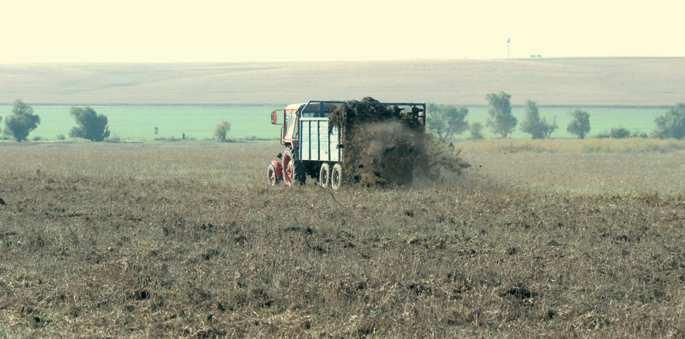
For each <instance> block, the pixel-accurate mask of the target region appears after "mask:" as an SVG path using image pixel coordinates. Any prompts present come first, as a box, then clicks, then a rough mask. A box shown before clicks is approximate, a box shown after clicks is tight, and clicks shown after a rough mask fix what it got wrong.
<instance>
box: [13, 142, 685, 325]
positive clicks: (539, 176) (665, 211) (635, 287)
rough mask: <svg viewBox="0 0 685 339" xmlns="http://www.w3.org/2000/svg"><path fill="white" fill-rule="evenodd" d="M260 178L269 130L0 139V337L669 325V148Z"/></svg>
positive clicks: (565, 147)
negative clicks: (146, 140) (348, 175)
mask: <svg viewBox="0 0 685 339" xmlns="http://www.w3.org/2000/svg"><path fill="white" fill-rule="evenodd" d="M462 147H463V149H464V153H463V154H464V156H465V158H466V159H467V160H469V161H470V162H471V163H472V164H473V167H472V168H471V169H470V170H469V171H468V173H467V174H466V175H465V176H464V177H462V178H454V179H450V180H448V181H446V182H443V183H439V184H437V185H430V184H423V185H421V186H416V187H412V188H396V189H382V190H379V189H367V188H360V187H355V188H346V189H344V190H342V191H341V192H337V193H334V194H331V193H330V192H328V191H325V190H323V189H320V188H318V187H316V186H314V185H313V184H311V183H310V184H309V185H307V186H304V187H296V188H294V189H285V188H282V187H277V188H268V187H266V185H265V183H264V180H263V175H264V173H263V172H264V166H265V164H266V161H267V160H269V159H270V157H271V155H272V154H273V153H275V152H276V151H277V150H278V145H277V144H275V143H252V144H225V145H219V144H210V143H206V144H204V143H189V144H183V143H172V144H101V145H96V144H29V145H15V144H3V145H2V146H0V198H2V199H3V200H4V201H5V203H6V204H5V205H0V337H2V336H39V337H44V336H54V337H57V336H72V335H74V334H77V335H81V336H97V337H111V336H153V337H159V336H186V337H215V336H248V337H255V336H257V337H259V336H262V337H273V336H291V337H292V336H306V337H356V336H378V337H386V336H398V337H444V336H452V337H456V336H458V337H482V336H513V337H531V336H535V337H538V336H542V337H574V336H583V337H586V336H590V337H674V338H677V337H682V336H683V335H685V318H684V312H685V292H684V291H685V246H683V243H685V229H684V228H683V225H684V224H685V168H683V164H685V151H684V149H685V146H684V144H683V143H678V142H658V141H649V140H627V141H601V142H599V141H586V142H577V141H571V140H566V141H548V142H539V143H534V142H529V141H486V142H478V143H466V144H463V145H462Z"/></svg>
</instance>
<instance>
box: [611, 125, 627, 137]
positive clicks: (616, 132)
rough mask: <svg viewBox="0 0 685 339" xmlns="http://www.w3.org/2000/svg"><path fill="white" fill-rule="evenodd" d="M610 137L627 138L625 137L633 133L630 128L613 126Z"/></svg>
mask: <svg viewBox="0 0 685 339" xmlns="http://www.w3.org/2000/svg"><path fill="white" fill-rule="evenodd" d="M609 137H610V138H612V139H625V138H630V137H631V133H630V131H629V130H627V129H625V128H623V127H619V128H612V129H611V130H609Z"/></svg>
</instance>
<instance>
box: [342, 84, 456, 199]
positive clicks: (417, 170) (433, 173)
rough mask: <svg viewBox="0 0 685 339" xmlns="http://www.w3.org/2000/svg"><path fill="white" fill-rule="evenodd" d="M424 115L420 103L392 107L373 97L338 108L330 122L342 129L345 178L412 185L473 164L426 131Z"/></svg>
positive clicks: (369, 184)
mask: <svg viewBox="0 0 685 339" xmlns="http://www.w3.org/2000/svg"><path fill="white" fill-rule="evenodd" d="M419 113H420V108H418V107H414V108H411V109H407V108H406V107H404V108H403V107H398V106H394V105H387V104H383V103H381V102H380V101H378V100H376V99H373V98H370V97H367V98H364V99H362V100H360V101H357V100H354V101H348V102H346V103H345V104H344V105H342V106H341V107H339V108H338V109H336V110H335V111H334V112H333V113H332V114H331V116H330V122H331V126H341V127H342V131H343V132H342V137H343V140H342V143H343V147H344V150H345V151H344V152H343V154H344V155H343V171H344V173H346V175H345V177H346V178H347V179H348V180H349V181H351V182H354V183H361V184H363V185H366V186H375V185H378V186H386V185H406V184H411V183H412V182H413V181H414V179H416V178H418V177H421V178H428V179H431V180H434V179H437V178H440V177H441V176H442V175H445V174H452V175H454V174H456V175H458V174H461V172H462V171H463V170H464V169H465V168H468V167H469V164H468V163H467V162H466V161H464V160H463V159H461V158H460V157H459V151H457V150H456V149H455V148H454V147H453V146H452V145H450V144H446V143H444V142H441V141H438V140H437V139H433V138H432V136H431V135H430V134H426V133H425V132H424V126H423V125H421V124H420V123H419V121H418V119H416V116H417V115H418V114H419ZM424 113H425V112H424Z"/></svg>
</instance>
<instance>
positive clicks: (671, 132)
mask: <svg viewBox="0 0 685 339" xmlns="http://www.w3.org/2000/svg"><path fill="white" fill-rule="evenodd" d="M655 122H656V130H655V131H654V136H656V137H657V138H662V139H663V138H675V139H683V138H685V103H681V104H677V105H675V106H673V107H671V108H670V109H669V110H668V112H666V113H664V114H663V115H661V116H659V117H657V118H656V120H655Z"/></svg>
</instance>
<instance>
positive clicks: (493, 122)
mask: <svg viewBox="0 0 685 339" xmlns="http://www.w3.org/2000/svg"><path fill="white" fill-rule="evenodd" d="M485 98H486V99H487V101H488V104H489V105H490V109H489V110H488V114H489V115H490V118H489V119H488V122H487V125H488V126H489V127H490V128H491V129H492V132H493V133H495V134H497V135H499V136H501V137H502V138H506V137H508V136H509V135H510V134H511V132H512V131H513V130H514V127H516V123H518V121H517V120H516V117H515V116H514V115H513V114H511V101H510V99H511V95H509V94H507V93H505V92H500V93H499V94H497V93H490V94H488V95H487V96H486V97H485Z"/></svg>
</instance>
